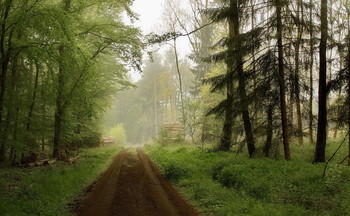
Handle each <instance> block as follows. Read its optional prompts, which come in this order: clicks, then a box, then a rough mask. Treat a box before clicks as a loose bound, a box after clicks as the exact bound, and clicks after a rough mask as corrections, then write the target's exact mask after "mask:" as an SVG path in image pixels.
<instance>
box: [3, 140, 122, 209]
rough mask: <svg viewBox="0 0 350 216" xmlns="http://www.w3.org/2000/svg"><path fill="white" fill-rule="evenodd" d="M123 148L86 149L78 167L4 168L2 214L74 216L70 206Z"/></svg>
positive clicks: (76, 165) (59, 163)
mask: <svg viewBox="0 0 350 216" xmlns="http://www.w3.org/2000/svg"><path fill="white" fill-rule="evenodd" d="M118 150H120V147H110V148H92V149H85V150H82V151H81V153H80V155H81V157H80V158H79V159H78V161H77V163H76V164H72V165H66V164H64V163H63V162H57V163H55V164H52V165H51V166H49V167H35V168H7V169H5V168H2V169H0V194H1V196H0V215H4V216H31V215H33V216H34V215H35V216H40V215H42V216H51V215H52V216H63V215H70V213H69V209H68V208H67V204H68V203H70V202H71V201H72V199H73V198H74V196H75V194H77V193H78V192H80V191H81V190H82V189H83V188H84V187H86V186H88V185H89V184H91V183H92V182H93V181H94V180H96V178H97V176H98V175H99V174H100V173H102V172H103V171H104V170H105V169H106V168H107V166H108V164H109V163H110V162H111V159H112V156H113V155H115V154H116V153H117V151H118Z"/></svg>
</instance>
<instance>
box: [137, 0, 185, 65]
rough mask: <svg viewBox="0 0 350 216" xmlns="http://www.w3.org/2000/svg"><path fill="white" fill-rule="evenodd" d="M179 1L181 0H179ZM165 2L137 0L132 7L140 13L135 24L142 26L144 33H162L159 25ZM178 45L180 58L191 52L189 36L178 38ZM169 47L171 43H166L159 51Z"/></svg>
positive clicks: (160, 0)
mask: <svg viewBox="0 0 350 216" xmlns="http://www.w3.org/2000/svg"><path fill="white" fill-rule="evenodd" d="M179 2H181V1H180V0H179ZM182 3H184V2H182ZM163 4H165V0H135V1H134V4H133V6H132V7H131V9H132V11H133V12H135V13H136V14H138V15H139V20H136V21H135V22H134V23H133V25H135V26H137V27H140V28H141V30H142V31H143V33H144V34H148V33H151V32H155V33H158V34H161V33H162V32H159V29H160V28H159V26H160V24H161V19H162V13H163ZM177 45H178V46H177V48H178V52H179V56H180V58H185V57H186V54H187V53H189V52H190V50H189V42H188V40H187V38H186V37H181V38H178V40H177ZM169 48H170V46H169V45H165V46H164V47H163V48H162V49H160V50H159V52H163V51H164V50H165V49H169Z"/></svg>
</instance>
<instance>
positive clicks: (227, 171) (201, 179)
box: [146, 145, 350, 216]
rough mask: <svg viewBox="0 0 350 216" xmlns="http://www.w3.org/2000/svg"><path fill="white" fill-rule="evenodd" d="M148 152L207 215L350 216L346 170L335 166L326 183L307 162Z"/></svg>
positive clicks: (182, 149) (176, 150)
mask: <svg viewBox="0 0 350 216" xmlns="http://www.w3.org/2000/svg"><path fill="white" fill-rule="evenodd" d="M146 150H147V152H148V153H149V154H150V156H151V158H152V159H153V160H154V161H155V162H156V163H157V164H158V165H159V166H160V168H161V170H162V171H163V173H164V175H165V176H166V177H167V178H168V179H169V180H170V181H172V182H173V183H175V185H176V186H177V187H178V188H179V189H180V191H181V192H183V193H184V195H185V196H186V198H187V199H188V200H190V201H191V202H192V203H193V204H194V205H195V206H196V207H197V208H199V210H200V211H201V212H202V213H203V214H204V215H222V216H228V215H259V216H261V215H281V216H282V215H283V216H284V215H350V213H349V212H350V197H349V196H348V194H349V192H350V181H349V180H350V174H349V171H350V169H349V168H348V167H346V166H342V165H341V166H339V165H334V164H332V165H331V166H330V168H329V169H328V171H327V175H326V178H325V179H322V171H323V168H324V164H317V165H313V164H311V163H310V162H308V161H307V160H309V159H308V158H304V159H305V161H304V160H296V161H289V162H287V161H284V160H273V159H268V158H254V159H248V158H247V157H246V155H244V154H235V153H232V152H214V151H211V150H210V149H206V150H199V149H197V148H194V147H190V146H179V145H177V146H148V147H146ZM301 152H302V151H301ZM300 158H303V157H302V156H300Z"/></svg>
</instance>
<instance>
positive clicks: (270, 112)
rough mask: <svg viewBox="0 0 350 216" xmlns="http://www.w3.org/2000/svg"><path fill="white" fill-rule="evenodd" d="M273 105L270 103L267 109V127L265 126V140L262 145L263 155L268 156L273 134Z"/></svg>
mask: <svg viewBox="0 0 350 216" xmlns="http://www.w3.org/2000/svg"><path fill="white" fill-rule="evenodd" d="M272 123H273V105H272V104H270V105H269V107H268V109H267V127H266V142H265V146H264V155H265V157H269V156H270V150H271V147H272V135H273V127H272Z"/></svg>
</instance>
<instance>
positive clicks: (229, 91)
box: [219, 0, 234, 151]
mask: <svg viewBox="0 0 350 216" xmlns="http://www.w3.org/2000/svg"><path fill="white" fill-rule="evenodd" d="M233 4H234V3H233V0H230V7H231V8H232V7H233ZM228 31H229V38H233V37H234V24H233V21H232V19H229V21H228ZM229 49H231V50H232V49H233V47H232V45H229ZM226 65H227V71H226V104H225V120H224V126H223V129H222V133H223V134H222V137H221V140H220V145H219V150H221V151H228V150H230V147H231V141H232V127H233V93H234V86H233V73H234V61H233V59H232V57H228V58H227V60H226Z"/></svg>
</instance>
